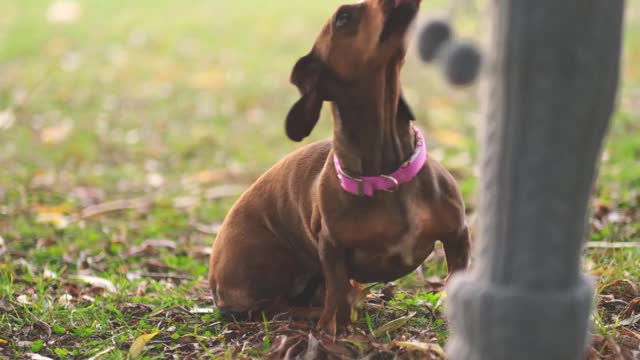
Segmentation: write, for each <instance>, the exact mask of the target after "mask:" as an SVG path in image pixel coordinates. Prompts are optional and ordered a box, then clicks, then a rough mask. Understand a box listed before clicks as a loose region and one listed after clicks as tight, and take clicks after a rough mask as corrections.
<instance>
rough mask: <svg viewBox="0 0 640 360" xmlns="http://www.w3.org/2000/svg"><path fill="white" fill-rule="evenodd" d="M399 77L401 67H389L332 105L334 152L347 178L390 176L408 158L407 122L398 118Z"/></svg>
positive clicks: (410, 146) (411, 140) (409, 133)
mask: <svg viewBox="0 0 640 360" xmlns="http://www.w3.org/2000/svg"><path fill="white" fill-rule="evenodd" d="M399 76H400V67H399V66H394V67H391V68H389V69H387V71H384V72H381V73H380V74H375V75H373V76H372V78H371V79H369V81H367V82H366V84H364V83H363V84H359V86H357V88H352V89H349V91H348V93H350V94H354V95H352V96H348V97H341V98H340V99H339V100H336V101H333V102H332V104H331V105H332V113H333V118H334V135H333V149H334V151H335V153H336V155H337V156H338V158H339V159H340V162H341V163H342V165H343V167H344V169H345V171H346V172H347V173H348V174H350V175H353V176H378V175H381V174H389V173H391V172H393V171H395V170H396V169H398V168H399V167H400V166H401V165H402V163H404V162H405V161H407V160H408V159H409V158H410V157H411V154H412V153H413V149H414V136H413V135H412V130H411V125H410V121H409V119H398V117H397V113H398V99H399V97H400V79H399Z"/></svg>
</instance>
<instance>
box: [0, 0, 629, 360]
mask: <svg viewBox="0 0 640 360" xmlns="http://www.w3.org/2000/svg"><path fill="white" fill-rule="evenodd" d="M341 3H342V1H336V0H322V1H293V0H289V1H285V0H268V1H257V0H249V1H221V0H213V1H211V0H208V1H205V0H189V1H184V0H183V1H177V0H136V1H114V0H108V1H107V0H82V1H73V0H67V1H45V0H15V1H2V2H0V297H1V298H3V299H5V301H7V304H13V305H15V304H16V303H21V302H20V301H18V299H19V298H20V296H22V295H26V296H28V298H27V300H28V302H30V303H32V304H35V305H34V306H35V308H28V311H23V310H24V309H23V310H20V311H18V310H15V306H13V305H12V306H13V307H12V309H13V310H14V312H13V313H11V312H7V313H6V314H4V315H0V322H2V323H3V324H4V323H6V324H10V325H9V326H8V327H5V326H4V325H2V326H0V340H2V338H3V337H4V338H5V339H8V340H11V339H12V338H13V340H11V341H13V342H11V341H10V342H11V345H10V348H11V349H12V350H11V351H18V352H20V351H26V350H24V349H23V350H19V347H18V346H17V345H16V341H17V340H16V338H15V337H16V336H17V335H15V334H16V333H17V332H18V331H19V330H20V329H23V327H24V326H25V324H27V323H29V322H32V321H34V319H40V320H42V321H45V322H47V321H49V322H57V323H59V324H63V327H62V330H60V334H58V335H61V336H62V335H64V334H73V331H72V330H70V325H69V324H70V320H69V319H68V310H65V308H63V307H61V308H58V307H56V308H55V309H56V311H58V310H59V311H60V312H59V313H58V312H55V311H54V312H51V311H48V310H46V309H47V308H46V306H44V305H43V304H44V302H46V301H49V302H53V303H55V302H56V299H59V297H60V296H61V295H62V294H65V293H69V289H68V287H67V286H68V285H69V283H68V281H69V278H70V277H71V276H72V275H73V276H75V274H78V273H91V274H93V275H96V276H99V277H101V278H104V279H108V280H109V281H111V282H113V283H114V284H115V286H116V287H117V289H118V294H119V296H120V297H115V298H106V299H100V300H96V303H91V304H84V303H83V302H82V301H79V304H78V307H79V308H78V309H76V310H75V311H79V312H83V311H84V312H85V313H86V316H87V318H86V319H85V320H82V321H80V323H81V324H80V325H78V323H77V322H76V323H75V325H74V326H79V327H81V328H82V327H83V326H85V327H86V329H90V330H91V333H90V334H89V335H88V336H85V337H82V336H78V338H80V339H81V340H78V341H79V342H76V343H73V344H74V345H73V346H72V345H48V350H47V351H49V352H48V354H54V353H55V354H56V356H61V357H63V355H65V353H64V352H65V351H66V352H67V354H66V355H69V354H70V355H74V354H76V355H77V354H78V352H79V351H81V350H78V348H79V347H80V348H81V347H82V346H90V347H91V348H95V349H99V348H101V344H102V343H101V341H106V340H105V339H106V338H108V336H107V335H112V334H111V332H113V331H115V330H114V329H118V330H117V331H115V332H116V333H118V334H120V335H121V336H122V338H117V339H116V343H127V344H128V343H130V342H131V340H132V339H133V337H134V336H135V335H139V334H141V333H145V332H149V331H151V330H152V329H153V328H154V327H153V326H150V327H149V328H146V327H145V326H143V325H140V324H138V325H136V326H133V325H130V323H129V321H130V319H129V318H127V316H128V315H126V314H124V315H123V314H122V313H120V315H117V314H116V313H115V312H113V311H111V310H109V309H110V308H109V306H111V305H113V304H117V303H120V302H123V301H125V299H126V301H132V302H139V303H145V304H153V305H154V306H158V307H160V308H171V307H172V306H175V305H176V304H182V303H184V304H188V305H194V304H200V305H203V306H204V305H205V304H207V298H206V286H205V285H204V284H203V282H202V280H203V279H204V278H205V277H206V272H207V249H208V247H209V246H210V244H211V242H212V241H213V239H214V237H215V232H216V229H217V226H218V224H219V223H220V222H221V221H222V219H223V217H224V215H225V213H226V211H227V210H228V208H229V207H230V206H231V205H232V204H233V201H234V200H235V198H236V196H237V195H238V193H239V192H240V191H241V190H242V189H244V188H245V187H246V186H247V185H248V184H250V183H251V182H252V181H253V180H254V179H255V178H257V176H259V175H260V174H261V173H262V172H263V171H265V170H266V169H267V168H268V167H269V166H270V165H272V164H273V163H274V162H276V161H277V160H278V159H280V158H282V157H283V156H284V155H286V154H287V153H289V152H291V151H292V150H293V149H295V148H296V147H299V146H301V145H300V144H295V143H292V142H290V141H289V140H288V139H287V138H286V136H285V134H284V118H285V116H286V113H287V111H288V110H289V107H290V106H291V105H292V104H293V102H294V101H295V100H296V96H297V91H296V89H295V88H294V87H293V86H292V85H290V84H289V82H288V78H289V72H290V70H291V68H292V66H293V64H294V63H295V61H296V60H297V59H298V58H299V57H301V56H303V55H304V54H306V53H307V52H308V51H309V50H310V48H311V46H312V44H313V41H314V39H315V36H316V34H317V32H318V31H319V30H320V28H321V26H322V24H323V23H324V22H325V21H326V19H327V18H328V17H329V16H330V15H331V14H332V13H333V12H334V10H335V9H336V7H337V6H338V5H339V4H341ZM460 4H461V6H460V7H458V8H457V11H456V14H457V16H456V17H455V18H454V24H455V26H456V27H457V30H458V32H459V33H460V34H461V36H462V37H467V38H471V39H475V40H477V41H478V42H480V43H484V42H485V41H486V39H485V29H486V25H487V24H486V21H488V17H487V15H488V13H487V10H486V1H473V0H469V1H467V2H460ZM627 4H628V11H627V27H626V33H625V54H624V66H623V74H622V76H623V82H622V86H621V92H620V97H619V101H618V103H619V106H618V111H617V113H616V114H615V117H614V123H613V128H612V131H611V135H610V137H609V139H608V142H607V147H606V150H605V152H604V154H603V162H602V165H601V176H600V179H599V181H598V185H597V190H596V192H595V194H594V217H593V219H592V223H591V225H592V228H593V230H594V233H593V235H592V239H593V240H598V241H608V242H610V241H620V242H633V241H636V242H637V241H639V240H640V224H639V221H638V220H639V219H640V215H639V214H638V207H639V203H640V165H639V163H640V3H638V2H637V1H628V2H627ZM450 6H451V5H450V2H448V1H444V0H435V1H425V2H424V3H423V9H422V10H421V19H424V18H426V17H428V16H431V15H438V14H443V13H445V12H446V11H448V9H449V7H450ZM403 85H404V92H405V94H406V96H407V98H408V101H409V103H410V104H411V105H412V107H413V109H414V110H415V112H416V115H417V116H418V124H419V125H420V126H421V127H423V128H424V129H425V130H426V131H425V133H426V138H427V142H428V146H429V151H430V152H431V154H432V156H434V157H435V158H436V159H438V160H440V161H442V162H443V163H444V164H445V165H446V166H447V167H448V168H449V169H450V170H451V171H452V172H453V173H454V175H455V176H456V177H457V179H458V180H459V182H460V184H461V187H462V190H463V193H464V196H465V200H466V202H467V205H468V208H469V215H470V218H471V219H473V218H475V214H474V207H475V206H474V205H475V195H476V194H475V192H474V189H475V182H476V176H477V169H476V168H475V160H476V158H477V153H478V148H477V143H476V137H475V136H476V135H475V134H476V129H477V127H478V126H479V124H480V119H481V118H480V110H479V105H478V96H477V94H478V91H479V89H478V88H477V87H472V88H467V89H454V88H451V87H450V86H449V85H447V84H446V83H445V82H444V80H443V78H442V76H441V73H440V71H439V69H437V68H436V67H434V66H431V65H429V66H427V65H424V64H422V63H420V62H419V61H418V60H417V58H416V56H415V51H414V48H413V47H412V48H411V51H410V52H409V55H408V58H407V64H406V66H405V70H404V72H403ZM330 131H331V121H330V119H329V118H328V112H327V111H325V112H324V113H323V119H322V120H321V121H320V124H319V126H318V127H317V128H316V129H315V131H314V132H313V134H312V136H311V139H310V140H306V141H305V143H308V142H310V141H312V140H315V139H321V138H325V137H328V136H330ZM123 199H124V200H123ZM115 200H118V201H116V203H113V201H115ZM105 203H106V204H107V206H105ZM109 205H110V206H112V207H113V208H110V207H109ZM92 211H93V212H92ZM157 239H167V240H168V241H169V242H168V243H164V244H163V243H158V242H149V240H157ZM145 244H146V248H145ZM136 247H137V248H136ZM140 247H142V250H140ZM132 249H133V250H132ZM134 250H135V251H134ZM136 251H139V253H136ZM145 251H146V252H145ZM149 254H151V255H153V256H147V255H149ZM142 255H144V256H142ZM587 255H588V257H587V261H586V262H585V268H586V270H588V271H591V272H592V273H594V274H596V275H598V276H600V282H601V283H606V282H608V281H610V280H613V279H620V278H630V279H633V280H634V281H635V282H636V283H637V280H638V279H639V278H640V270H639V269H638V267H637V263H638V261H640V251H639V250H638V249H637V248H636V249H623V250H615V251H614V250H610V249H605V250H602V249H596V250H589V251H588V252H587ZM150 257H153V258H154V260H153V262H150V261H151V260H149V258H150ZM442 270H443V267H442V266H441V263H440V264H439V265H436V266H434V267H433V268H428V269H427V275H436V276H441V275H442ZM150 272H151V273H154V274H155V273H158V272H164V273H171V274H176V273H178V274H181V275H182V276H186V277H187V278H188V279H187V280H188V281H183V282H178V283H177V284H175V285H172V286H168V285H167V284H166V283H163V282H162V281H159V280H157V279H154V278H153V276H147V275H148V273H150ZM50 273H53V274H54V275H55V277H52V276H51V275H50ZM145 274H147V275H145ZM142 282H146V285H145V291H142V292H139V291H138V290H139V289H140V284H141V283H142ZM409 283H411V280H409V281H408V284H409ZM74 284H75V282H74ZM93 285H94V286H95V284H93ZM74 286H79V285H74ZM194 289H195V290H194ZM90 290H91V289H90V288H83V287H80V289H79V290H78V291H79V294H78V295H74V297H78V298H81V294H85V292H87V291H90ZM22 299H24V298H22ZM96 304H97V305H96ZM23 305H24V304H23ZM118 311H119V310H118ZM114 314H115V315H114ZM105 317H107V318H109V317H111V318H116V319H120V318H119V317H122V321H123V323H127V324H129V325H127V326H124V325H122V324H121V325H122V326H116V325H104V326H103V327H102V328H100V329H98V328H97V327H96V326H95V323H94V322H92V321H98V322H100V321H102V320H99V319H103V318H105ZM607 319H608V320H607V321H610V320H611V319H609V318H607ZM201 320H202V319H200V318H199V319H198V321H201ZM114 321H115V322H117V321H119V320H114ZM607 321H604V322H605V323H607ZM192 326H193V324H187V323H185V324H184V327H185V329H188V331H193V327H192ZM598 329H600V330H601V331H602V332H603V333H606V332H607V331H609V330H608V329H609V327H607V325H606V324H605V325H603V327H602V328H598ZM218 330H219V329H218ZM87 331H88V330H87ZM185 331H187V330H185ZM207 331H210V333H209V335H211V330H207ZM54 333H55V332H54ZM81 335H82V334H81ZM85 335H86V334H85ZM214 335H215V334H214ZM26 338H28V339H35V338H37V337H30V336H26ZM89 341H93V342H92V343H89ZM78 344H80V345H78ZM0 345H3V343H2V341H0ZM7 346H9V345H7ZM0 349H1V347H0ZM55 349H61V350H60V351H59V352H58V351H56V350H55ZM7 351H9V350H7ZM43 351H44V350H43ZM35 352H37V351H35ZM80 353H81V352H80ZM61 354H62V355H61ZM66 355H65V356H66Z"/></svg>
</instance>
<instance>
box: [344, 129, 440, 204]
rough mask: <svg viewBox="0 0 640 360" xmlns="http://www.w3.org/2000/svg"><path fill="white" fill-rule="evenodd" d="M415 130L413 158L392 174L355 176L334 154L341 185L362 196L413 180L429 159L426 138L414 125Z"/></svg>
mask: <svg viewBox="0 0 640 360" xmlns="http://www.w3.org/2000/svg"><path fill="white" fill-rule="evenodd" d="M413 130H414V131H415V133H416V150H415V151H414V152H413V155H411V158H409V160H408V161H407V162H405V163H404V164H402V166H400V168H399V169H398V170H396V171H394V172H393V173H392V174H390V175H380V176H362V177H354V176H350V175H348V174H347V173H346V172H345V171H344V170H343V169H342V165H341V164H340V160H338V156H337V155H335V154H334V155H333V163H334V165H335V167H336V172H337V173H338V178H339V179H340V185H342V189H344V191H346V192H348V193H351V194H354V195H358V196H362V195H367V196H373V194H374V193H375V192H376V191H380V190H383V191H388V192H394V191H396V190H398V187H400V185H401V184H404V183H408V182H409V181H411V180H413V178H414V177H416V175H418V173H419V172H420V170H422V167H423V166H424V163H425V162H426V161H427V149H426V146H425V144H424V138H423V137H422V133H421V132H420V130H419V129H418V128H417V127H415V126H413Z"/></svg>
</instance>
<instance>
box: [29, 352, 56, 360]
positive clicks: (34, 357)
mask: <svg viewBox="0 0 640 360" xmlns="http://www.w3.org/2000/svg"><path fill="white" fill-rule="evenodd" d="M27 356H28V357H29V359H30V360H53V359H52V358H49V357H46V356H42V355H38V354H34V353H28V354H27Z"/></svg>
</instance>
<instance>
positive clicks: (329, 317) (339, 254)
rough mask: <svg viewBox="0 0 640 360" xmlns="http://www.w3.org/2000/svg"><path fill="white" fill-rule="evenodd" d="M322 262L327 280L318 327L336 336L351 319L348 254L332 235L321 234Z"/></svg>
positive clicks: (323, 272) (325, 279) (320, 249)
mask: <svg viewBox="0 0 640 360" xmlns="http://www.w3.org/2000/svg"><path fill="white" fill-rule="evenodd" d="M319 253H320V264H321V266H322V274H323V276H324V281H325V296H324V309H323V311H322V315H321V316H320V321H318V328H319V329H321V330H324V331H325V332H327V333H328V334H331V335H333V336H335V335H336V334H338V333H340V332H343V331H344V330H345V329H346V326H347V324H348V323H349V319H350V312H351V307H350V305H349V300H348V297H349V291H350V289H351V285H350V284H349V276H348V274H347V267H346V255H345V250H344V248H343V247H342V246H339V245H338V244H336V242H335V241H334V239H332V238H331V236H330V235H328V234H326V235H321V236H320V243H319Z"/></svg>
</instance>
